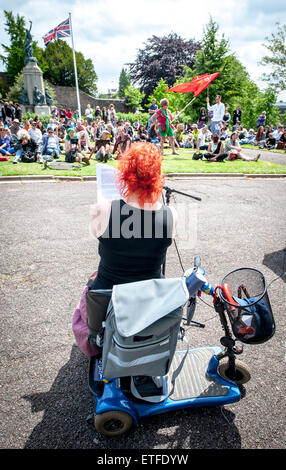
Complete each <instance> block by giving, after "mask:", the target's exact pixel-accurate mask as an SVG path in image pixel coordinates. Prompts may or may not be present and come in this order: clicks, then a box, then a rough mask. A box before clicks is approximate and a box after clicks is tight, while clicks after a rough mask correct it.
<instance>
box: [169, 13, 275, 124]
mask: <svg viewBox="0 0 286 470" xmlns="http://www.w3.org/2000/svg"><path fill="white" fill-rule="evenodd" d="M215 72H220V75H219V76H218V77H217V78H216V79H215V80H214V81H213V82H212V83H211V84H210V85H209V87H208V88H207V89H205V90H204V91H203V92H202V93H201V94H200V95H199V96H198V97H197V98H196V100H195V101H194V102H193V103H192V105H191V106H189V107H188V108H187V109H186V110H185V115H182V118H183V119H185V118H186V117H189V116H190V117H191V120H192V122H196V121H197V119H198V116H199V110H200V108H201V107H206V97H207V95H209V98H210V104H213V103H214V99H215V96H216V95H217V94H219V95H221V97H222V101H223V103H224V104H225V105H226V107H228V108H229V112H230V114H232V112H233V110H234V109H235V108H236V106H237V105H240V106H241V107H242V111H243V114H242V121H243V125H244V126H247V127H254V126H255V122H256V119H257V116H258V115H259V114H260V113H261V111H267V116H268V119H269V120H270V118H271V121H272V122H273V123H274V124H275V122H276V115H277V113H276V107H275V106H274V105H275V93H271V91H270V90H266V91H265V92H264V93H263V92H261V91H260V90H259V88H258V86H257V85H256V84H255V83H254V82H253V81H252V80H251V79H250V76H249V74H248V72H247V70H246V69H245V67H244V66H243V65H242V64H241V63H240V62H239V60H238V59H237V58H236V57H235V55H234V54H232V53H231V52H230V49H229V43H228V41H227V40H226V39H225V37H224V35H222V36H221V37H219V27H218V24H217V23H216V22H215V21H213V19H212V18H210V20H209V22H208V24H207V25H206V27H205V28H204V35H203V38H202V49H201V50H199V51H197V53H196V56H195V60H194V66H193V68H190V67H184V75H183V77H182V78H180V79H179V80H178V82H189V81H192V79H193V77H194V76H195V75H203V74H204V73H215ZM181 96H182V98H181V101H180V107H181V109H182V108H184V107H185V106H186V104H187V103H188V102H190V101H191V99H192V98H193V97H194V95H193V93H187V94H182V95H181ZM262 103H263V104H262ZM261 107H262V108H263V107H264V108H265V109H261ZM269 120H268V122H269Z"/></svg>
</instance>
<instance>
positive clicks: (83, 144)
mask: <svg viewBox="0 0 286 470" xmlns="http://www.w3.org/2000/svg"><path fill="white" fill-rule="evenodd" d="M78 135H79V143H80V148H81V151H82V152H90V151H91V149H92V147H91V145H90V141H89V137H88V133H87V131H86V130H85V129H84V130H82V131H80V132H79V133H78Z"/></svg>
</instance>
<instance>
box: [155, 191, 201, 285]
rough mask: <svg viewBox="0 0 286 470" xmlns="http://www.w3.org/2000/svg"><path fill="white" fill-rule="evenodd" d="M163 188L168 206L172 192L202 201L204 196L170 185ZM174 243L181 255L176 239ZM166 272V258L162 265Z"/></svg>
mask: <svg viewBox="0 0 286 470" xmlns="http://www.w3.org/2000/svg"><path fill="white" fill-rule="evenodd" d="M163 189H165V191H166V194H165V196H166V203H165V198H164V195H163V194H162V196H163V203H164V205H166V206H168V205H169V203H170V198H171V194H172V193H177V194H181V195H182V196H187V197H190V198H192V199H196V200H197V201H201V200H202V198H200V197H198V196H193V195H191V194H187V193H183V192H182V191H177V190H176V189H173V188H169V186H163ZM174 243H175V246H176V250H177V253H178V255H179V252H178V248H177V244H176V240H174ZM179 258H180V256H179ZM165 273H166V258H165V260H164V263H163V266H162V274H163V276H165Z"/></svg>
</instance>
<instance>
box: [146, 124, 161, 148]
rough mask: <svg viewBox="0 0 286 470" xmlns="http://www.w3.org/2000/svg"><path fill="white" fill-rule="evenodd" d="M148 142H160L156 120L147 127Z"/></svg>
mask: <svg viewBox="0 0 286 470" xmlns="http://www.w3.org/2000/svg"><path fill="white" fill-rule="evenodd" d="M148 142H151V143H152V144H155V145H156V144H159V143H160V137H159V125H158V123H157V122H153V124H151V126H150V127H149V131H148Z"/></svg>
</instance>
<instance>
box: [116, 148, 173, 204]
mask: <svg viewBox="0 0 286 470" xmlns="http://www.w3.org/2000/svg"><path fill="white" fill-rule="evenodd" d="M162 160H163V157H162V155H161V152H160V150H159V149H158V147H156V145H154V144H151V143H149V142H136V143H133V144H132V145H131V146H130V147H129V149H128V150H126V151H125V152H124V153H123V154H122V156H121V157H120V158H119V160H118V166H117V169H118V170H119V171H118V177H117V183H118V185H119V188H120V193H121V195H122V196H123V197H124V198H125V199H126V201H127V202H128V199H129V198H130V196H131V195H132V194H134V193H136V195H137V197H138V201H139V204H140V206H141V207H143V206H144V204H145V203H150V204H154V203H155V202H156V201H157V200H158V198H159V196H160V194H161V192H162V189H163V186H164V181H165V175H162V173H161V163H162Z"/></svg>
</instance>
